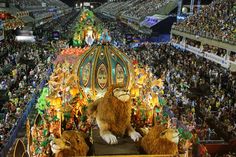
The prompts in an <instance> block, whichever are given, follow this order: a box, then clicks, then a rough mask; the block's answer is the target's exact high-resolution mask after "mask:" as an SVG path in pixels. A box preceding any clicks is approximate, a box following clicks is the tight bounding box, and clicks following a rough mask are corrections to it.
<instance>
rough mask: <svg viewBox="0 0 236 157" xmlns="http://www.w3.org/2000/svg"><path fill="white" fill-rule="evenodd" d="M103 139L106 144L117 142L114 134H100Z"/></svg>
mask: <svg viewBox="0 0 236 157" xmlns="http://www.w3.org/2000/svg"><path fill="white" fill-rule="evenodd" d="M102 138H103V140H105V141H106V142H107V143H108V144H117V143H118V141H117V138H116V136H114V135H112V134H105V135H103V136H102Z"/></svg>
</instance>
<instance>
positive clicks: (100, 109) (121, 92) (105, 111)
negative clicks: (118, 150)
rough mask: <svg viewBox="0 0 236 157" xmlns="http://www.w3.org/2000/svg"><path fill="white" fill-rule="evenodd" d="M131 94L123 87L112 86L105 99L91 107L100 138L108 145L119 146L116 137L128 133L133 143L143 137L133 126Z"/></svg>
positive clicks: (97, 101)
mask: <svg viewBox="0 0 236 157" xmlns="http://www.w3.org/2000/svg"><path fill="white" fill-rule="evenodd" d="M131 107H132V104H131V100H130V93H129V90H127V89H126V88H125V87H124V86H123V85H112V86H110V87H109V88H108V90H107V92H106V94H105V96H104V97H102V98H100V99H98V100H96V101H95V102H94V103H92V104H91V105H90V106H89V112H90V114H94V116H95V118H96V122H97V124H98V127H99V129H100V136H101V137H102V139H103V140H105V141H106V142H107V143H108V144H117V143H118V141H117V138H116V136H124V135H125V133H126V132H127V133H128V135H129V136H130V137H131V139H132V140H133V141H138V140H139V139H140V138H141V135H140V134H139V133H138V132H136V131H135V130H134V128H133V127H132V126H131V123H130V120H131Z"/></svg>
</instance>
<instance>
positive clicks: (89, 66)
mask: <svg viewBox="0 0 236 157" xmlns="http://www.w3.org/2000/svg"><path fill="white" fill-rule="evenodd" d="M90 14H91V12H85V14H82V17H81V20H83V19H84V18H85V17H86V15H89V16H88V17H90V16H91V15H90ZM90 22H91V21H90ZM92 22H93V21H92ZM89 27H90V26H89ZM88 29H90V28H88ZM80 33H81V32H77V35H79V34H80ZM80 35H81V34H80ZM80 37H81V36H80ZM80 37H79V36H77V38H76V39H78V38H80ZM90 37H91V36H90ZM96 38H97V39H98V42H97V43H96V44H95V43H92V42H91V43H92V44H91V43H90V44H91V45H90V46H92V45H93V46H92V47H90V48H88V49H85V50H84V51H85V52H83V53H81V54H80V52H79V49H77V50H76V48H74V49H73V52H75V51H77V52H78V53H79V56H78V57H77V58H76V59H77V62H75V61H72V62H71V61H68V60H63V61H59V62H55V64H54V72H53V73H52V75H51V76H50V80H49V81H48V84H47V86H46V87H45V88H44V89H43V91H42V92H41V95H40V97H39V98H38V101H37V105H36V109H37V111H38V115H37V117H36V119H35V120H34V123H33V125H30V123H27V128H28V130H27V138H28V145H27V152H28V154H29V156H32V157H51V156H56V157H59V156H60V157H67V156H85V155H111V154H109V151H111V150H112V151H113V153H115V154H112V155H124V154H126V155H127V154H128V155H132V153H129V152H128V153H127V151H123V150H126V149H127V150H128V149H129V147H134V149H135V151H134V152H135V153H133V155H138V154H153V155H160V156H161V155H169V156H175V155H178V154H185V155H186V156H187V154H188V151H187V150H188V149H189V148H190V147H191V139H192V137H193V135H192V134H191V133H190V132H189V131H188V130H186V129H182V128H177V126H176V122H175V121H174V120H173V119H174V118H173V117H171V116H170V115H169V113H168V110H167V109H168V107H169V105H171V104H167V101H166V100H165V98H164V96H163V95H164V92H163V89H164V83H163V80H164V79H165V78H163V77H161V78H156V77H155V76H154V75H153V74H152V73H151V70H150V68H149V67H148V66H143V65H139V64H133V63H132V61H131V60H130V59H129V57H128V56H127V55H126V54H125V53H124V52H121V51H120V50H119V49H117V48H116V47H114V46H113V45H111V44H110V41H111V38H110V37H109V34H108V31H107V30H104V32H102V33H101V34H100V36H99V38H98V37H96ZM89 40H90V39H89ZM70 50H71V51H72V49H70ZM68 51H69V50H64V51H63V52H62V53H61V54H65V53H70V52H68ZM126 136H128V137H126ZM123 139H125V140H123ZM99 141H100V142H99ZM101 141H102V142H101ZM121 141H123V142H121ZM124 141H128V142H124ZM127 143H129V144H127ZM101 145H102V147H100V146H101ZM104 148H105V151H106V153H107V154H106V153H103V154H102V153H100V154H99V153H98V152H99V151H100V150H99V149H104ZM116 148H118V149H120V148H121V149H122V153H120V151H117V152H116V150H118V149H116ZM100 152H101V151H100Z"/></svg>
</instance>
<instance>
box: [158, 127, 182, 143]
mask: <svg viewBox="0 0 236 157" xmlns="http://www.w3.org/2000/svg"><path fill="white" fill-rule="evenodd" d="M160 137H161V138H165V139H168V140H169V141H171V142H174V143H176V144H178V142H179V132H178V130H177V129H171V128H168V129H166V130H164V131H162V132H161V134H160Z"/></svg>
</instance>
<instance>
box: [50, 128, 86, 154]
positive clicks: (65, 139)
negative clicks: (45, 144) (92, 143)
mask: <svg viewBox="0 0 236 157" xmlns="http://www.w3.org/2000/svg"><path fill="white" fill-rule="evenodd" d="M50 145H51V149H52V152H53V153H55V154H57V153H59V152H61V151H63V150H71V151H72V152H74V153H75V155H81V156H85V155H86V154H87V152H88V150H89V148H88V146H87V144H86V142H85V140H84V137H83V136H82V133H80V132H78V131H64V132H63V133H62V135H61V138H56V139H54V140H53V141H51V143H50Z"/></svg>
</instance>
